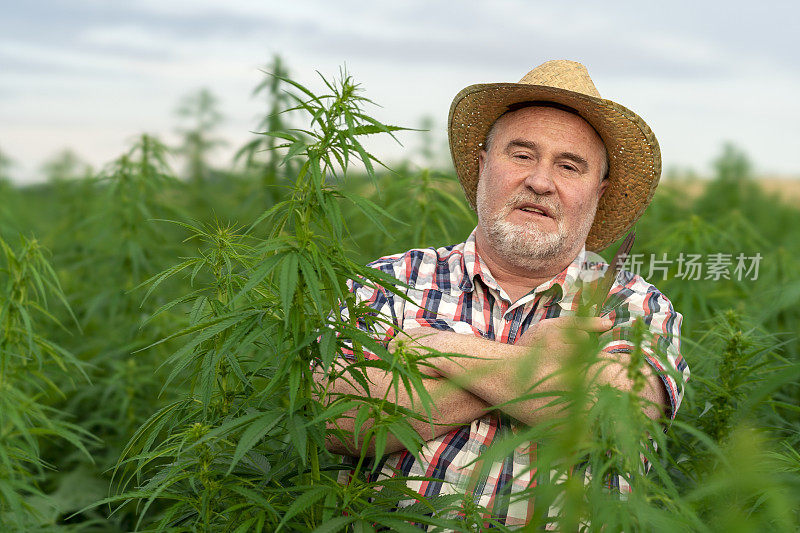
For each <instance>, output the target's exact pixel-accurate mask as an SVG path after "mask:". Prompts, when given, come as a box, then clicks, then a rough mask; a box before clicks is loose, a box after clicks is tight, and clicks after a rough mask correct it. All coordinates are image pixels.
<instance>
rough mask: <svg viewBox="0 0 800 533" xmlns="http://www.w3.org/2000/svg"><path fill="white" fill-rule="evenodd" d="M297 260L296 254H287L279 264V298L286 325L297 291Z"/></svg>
mask: <svg viewBox="0 0 800 533" xmlns="http://www.w3.org/2000/svg"><path fill="white" fill-rule="evenodd" d="M298 273H299V271H298V258H297V254H296V253H291V252H289V253H287V254H286V256H285V258H284V259H283V261H282V262H281V270H280V281H279V283H280V287H279V290H280V298H281V305H282V306H283V310H284V313H285V316H286V324H287V325H288V323H289V316H290V313H289V310H290V308H291V303H292V299H293V298H294V293H295V290H296V289H297V277H298Z"/></svg>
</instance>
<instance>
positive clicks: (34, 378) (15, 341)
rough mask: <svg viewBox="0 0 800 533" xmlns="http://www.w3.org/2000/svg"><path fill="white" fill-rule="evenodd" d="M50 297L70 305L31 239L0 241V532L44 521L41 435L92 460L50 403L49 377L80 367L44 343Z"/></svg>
mask: <svg viewBox="0 0 800 533" xmlns="http://www.w3.org/2000/svg"><path fill="white" fill-rule="evenodd" d="M48 299H50V300H55V301H57V302H59V303H60V304H61V305H63V306H64V307H66V308H69V305H68V304H67V300H66V298H65V296H64V294H63V292H62V291H61V286H60V284H59V281H58V278H57V276H56V274H55V271H54V270H53V268H52V267H51V266H50V264H49V262H48V261H47V259H46V258H45V252H44V250H43V249H42V247H41V246H40V245H39V243H38V242H37V241H36V240H35V239H32V238H26V237H21V238H20V244H19V246H18V247H17V248H12V247H11V246H10V245H9V244H7V243H6V241H4V240H3V239H2V238H0V331H1V332H2V335H0V529H3V530H4V531H10V530H14V531H21V530H28V531H30V530H32V529H35V528H37V527H38V526H40V525H42V523H43V522H44V521H45V520H44V515H43V513H42V509H41V508H36V507H34V506H33V504H32V503H31V497H32V496H37V497H39V498H41V499H42V500H44V502H45V505H47V498H46V496H45V495H44V493H43V492H42V491H41V490H40V488H39V486H38V481H39V480H40V479H41V478H42V477H43V475H44V473H45V471H46V470H48V469H50V468H51V466H50V465H48V464H47V463H46V462H45V461H43V460H42V458H41V454H40V444H41V441H42V440H55V441H59V442H63V441H66V442H69V443H70V444H71V445H72V446H74V447H75V448H77V449H79V450H81V451H82V452H83V453H84V454H85V455H86V457H87V459H88V460H89V461H91V455H90V454H89V452H88V451H87V450H86V448H85V444H86V443H87V442H89V441H90V440H92V439H91V435H89V434H88V433H87V432H86V431H84V430H83V429H81V428H80V427H79V426H77V425H75V424H72V423H70V422H66V421H65V420H64V417H63V415H62V413H60V412H58V411H57V410H55V409H53V408H52V407H50V406H49V405H48V399H49V398H51V397H52V396H59V395H63V392H62V391H61V390H60V389H59V388H58V387H57V386H56V384H55V383H54V382H53V380H52V378H51V375H52V374H51V373H50V372H49V369H50V368H51V367H55V368H56V369H57V371H56V373H64V374H66V373H67V372H70V371H77V372H78V374H80V375H82V377H83V378H84V379H85V378H86V374H85V372H84V370H83V365H82V364H81V363H80V362H79V361H77V360H76V359H75V357H74V356H73V355H72V354H71V353H69V352H68V351H66V350H65V349H63V348H61V347H60V346H58V345H57V344H55V343H53V342H52V341H51V340H49V339H48V338H47V337H46V336H45V335H43V334H42V331H43V330H44V328H45V327H47V326H50V325H52V324H55V325H56V326H57V327H63V326H62V325H61V324H60V323H58V322H57V320H56V319H55V317H54V316H53V315H52V314H51V313H50V312H49V311H48Z"/></svg>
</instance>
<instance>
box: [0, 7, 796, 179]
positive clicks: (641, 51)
mask: <svg viewBox="0 0 800 533" xmlns="http://www.w3.org/2000/svg"><path fill="white" fill-rule="evenodd" d="M567 6H568V7H567ZM798 20H800V3H797V2H790V1H784V2H778V1H762V2H752V1H748V2H744V1H740V0H733V1H726V2H721V1H697V0H694V1H690V2H684V1H673V2H658V3H656V2H642V1H641V0H639V1H637V2H590V1H586V2H581V1H572V2H563V1H562V2H538V1H533V0H499V1H492V2H489V1H486V0H484V1H482V2H477V1H463V2H456V1H448V2H445V1H432V0H428V1H417V0H407V1H404V2H398V1H392V2H382V1H376V0H373V1H371V2H355V1H349V0H338V1H336V2H332V1H305V0H293V1H286V0H283V1H277V0H225V1H221V0H127V1H124V2H123V1H118V0H49V1H46V0H25V1H21V2H15V3H13V4H12V3H11V2H9V3H7V4H6V5H5V6H4V7H3V9H2V15H0V150H2V151H3V152H4V153H6V154H7V155H9V156H10V157H11V158H12V159H13V160H14V161H15V166H14V167H13V168H12V175H13V176H14V178H15V179H17V180H18V181H31V180H36V179H37V177H38V175H39V167H40V165H41V163H42V162H43V161H44V160H46V159H47V158H49V157H51V156H52V155H53V154H54V153H55V152H57V151H59V150H61V149H63V148H67V147H69V148H72V149H73V150H74V151H75V152H77V153H78V154H79V155H80V156H81V157H82V158H83V159H84V160H86V161H88V162H89V163H91V164H92V165H94V166H95V167H100V166H102V165H103V164H104V163H106V162H108V161H110V160H111V159H113V158H114V157H116V156H117V155H118V154H119V153H120V152H121V151H122V150H123V149H124V148H125V147H126V146H127V145H128V144H129V143H130V141H131V139H132V138H133V137H134V136H136V135H137V134H138V133H141V132H149V133H154V134H157V135H159V136H161V138H162V139H164V140H165V141H167V142H175V141H176V139H177V137H176V132H175V129H176V126H177V119H176V116H175V109H176V107H177V104H178V102H179V100H180V99H181V98H182V97H183V96H185V95H186V94H188V93H190V92H192V91H195V90H197V89H198V88H200V87H207V88H209V89H210V90H211V91H212V92H213V93H214V94H215V95H216V96H217V97H218V98H219V100H220V109H221V111H222V112H223V114H224V115H225V117H226V118H225V122H224V123H223V124H222V126H221V127H220V130H219V133H220V135H221V136H223V137H225V138H226V139H227V140H228V142H229V145H228V147H227V149H222V150H220V151H219V153H218V154H217V155H216V157H217V160H218V161H219V164H225V163H226V162H227V161H229V160H230V157H231V154H232V152H233V151H234V150H235V148H237V147H238V146H241V145H242V144H243V143H244V142H246V141H248V140H250V139H251V138H252V133H251V131H252V130H253V129H255V127H256V124H257V122H258V119H259V117H260V115H261V114H263V110H264V103H263V102H261V101H259V100H258V99H257V98H253V97H252V89H253V88H254V87H255V85H256V84H257V83H258V82H259V81H260V80H261V79H262V76H263V74H262V73H261V72H260V71H259V69H260V68H261V67H263V66H264V65H265V64H267V63H268V62H269V61H270V58H271V57H272V56H273V55H274V54H280V55H281V56H282V57H283V58H284V60H285V62H286V64H287V65H288V66H289V68H290V72H291V74H292V76H293V77H294V78H295V79H297V80H298V81H300V82H301V83H305V84H309V85H310V86H311V87H313V88H315V89H320V88H321V87H320V86H321V83H320V82H319V78H318V77H317V75H316V73H315V71H320V72H321V73H323V74H325V75H328V76H332V75H335V74H336V73H337V72H338V71H339V67H340V66H341V65H344V64H346V66H347V69H348V71H349V72H350V73H351V74H352V75H353V76H354V77H355V79H356V80H357V81H359V82H360V83H361V85H362V87H363V88H364V89H365V91H366V93H365V94H366V96H368V97H370V98H371V99H372V100H374V101H376V102H377V103H379V104H381V106H382V107H381V108H376V109H375V110H373V115H375V116H376V117H377V118H379V119H381V120H383V121H384V122H386V123H391V124H398V125H404V126H411V127H415V126H419V125H420V123H421V118H422V117H423V116H430V117H431V118H432V119H433V121H434V127H433V135H434V136H435V137H436V138H437V139H439V140H438V141H437V143H443V142H444V138H445V133H444V132H445V121H446V119H447V111H448V108H449V105H450V101H451V100H452V98H453V96H454V95H455V94H456V93H457V92H458V91H459V90H460V89H462V88H463V87H465V86H467V85H470V84H473V83H483V82H495V81H517V80H518V79H519V78H521V77H522V75H524V74H525V72H527V71H528V70H529V69H531V68H532V67H534V66H535V65H537V64H539V63H541V62H543V61H545V60H547V59H553V58H566V59H573V60H577V61H580V62H582V63H584V64H585V65H587V67H588V68H589V72H590V73H591V75H592V77H593V79H594V81H595V85H596V86H597V87H598V89H599V90H600V92H601V94H602V95H603V96H604V97H606V98H610V99H612V100H616V101H618V102H620V103H622V104H624V105H626V106H627V107H629V108H631V109H633V110H635V111H636V112H638V113H639V114H640V115H641V116H642V117H643V118H644V119H645V120H646V121H647V122H648V123H649V124H650V126H651V127H652V128H653V130H654V131H655V132H656V135H657V136H658V138H659V140H660V142H661V147H662V153H663V159H664V162H665V166H667V167H671V166H672V167H691V168H694V169H696V170H697V171H699V172H708V169H709V168H710V166H709V162H710V161H711V160H712V159H713V158H714V157H715V156H716V155H717V154H718V153H719V151H720V147H721V145H722V143H723V142H725V141H732V142H734V143H735V144H737V145H739V146H740V147H741V148H743V149H744V150H745V151H746V152H747V153H748V154H749V156H750V157H751V159H752V161H753V162H754V164H755V166H756V169H757V170H758V171H759V172H760V173H765V174H773V175H781V176H796V177H800V150H799V149H798V148H800V127H798V123H800V103H798V101H800V96H799V95H800V54H798V49H799V48H800V46H798V45H800V37H798V36H800V24H799V23H798ZM401 140H402V141H403V143H404V145H405V146H404V147H398V146H395V145H393V144H391V143H390V142H388V141H387V142H376V143H375V144H374V146H373V150H375V151H377V153H378V155H380V156H383V157H384V158H385V159H387V160H392V159H397V158H400V157H403V156H405V155H409V154H412V153H413V152H414V150H415V147H416V146H418V145H419V139H418V138H416V137H415V136H414V135H411V134H405V136H403V137H401Z"/></svg>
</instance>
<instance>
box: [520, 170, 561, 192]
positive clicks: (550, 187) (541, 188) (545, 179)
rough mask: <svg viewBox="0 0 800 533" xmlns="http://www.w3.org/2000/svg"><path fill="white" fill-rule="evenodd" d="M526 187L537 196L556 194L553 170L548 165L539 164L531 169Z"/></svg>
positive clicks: (526, 178) (526, 177) (526, 180)
mask: <svg viewBox="0 0 800 533" xmlns="http://www.w3.org/2000/svg"><path fill="white" fill-rule="evenodd" d="M525 186H526V187H528V188H529V189H531V190H532V191H533V192H535V193H536V194H549V193H552V192H555V183H554V182H553V175H552V169H549V168H547V165H543V164H538V165H535V166H534V167H533V168H531V169H530V170H529V172H528V174H527V176H525Z"/></svg>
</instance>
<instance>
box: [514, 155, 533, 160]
mask: <svg viewBox="0 0 800 533" xmlns="http://www.w3.org/2000/svg"><path fill="white" fill-rule="evenodd" d="M514 157H515V158H516V159H530V158H531V156H529V155H528V154H514Z"/></svg>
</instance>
